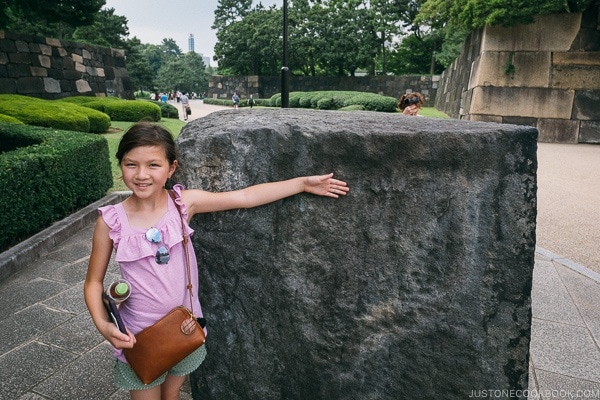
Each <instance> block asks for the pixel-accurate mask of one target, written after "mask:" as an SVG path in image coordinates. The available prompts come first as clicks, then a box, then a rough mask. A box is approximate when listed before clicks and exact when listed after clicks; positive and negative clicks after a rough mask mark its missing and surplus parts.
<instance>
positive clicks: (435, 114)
mask: <svg viewBox="0 0 600 400" xmlns="http://www.w3.org/2000/svg"><path fill="white" fill-rule="evenodd" d="M419 115H422V116H424V117H431V118H450V117H449V116H447V115H446V114H444V113H443V112H441V111H438V110H436V109H435V108H434V107H423V108H421V111H419Z"/></svg>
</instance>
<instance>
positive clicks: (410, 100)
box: [398, 92, 425, 110]
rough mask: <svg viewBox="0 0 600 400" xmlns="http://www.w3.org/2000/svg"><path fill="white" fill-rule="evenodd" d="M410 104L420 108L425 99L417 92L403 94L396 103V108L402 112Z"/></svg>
mask: <svg viewBox="0 0 600 400" xmlns="http://www.w3.org/2000/svg"><path fill="white" fill-rule="evenodd" d="M411 104H417V105H418V106H419V108H420V107H423V104H425V99H424V98H423V95H422V94H421V93H419V92H412V93H408V94H403V95H402V97H400V100H399V101H398V108H399V109H400V110H404V109H405V108H406V107H407V106H409V105H411Z"/></svg>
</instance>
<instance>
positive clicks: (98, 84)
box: [0, 31, 134, 100]
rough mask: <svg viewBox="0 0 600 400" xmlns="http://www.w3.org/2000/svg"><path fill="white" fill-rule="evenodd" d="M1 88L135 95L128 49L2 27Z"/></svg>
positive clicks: (51, 95) (47, 95) (48, 95)
mask: <svg viewBox="0 0 600 400" xmlns="http://www.w3.org/2000/svg"><path fill="white" fill-rule="evenodd" d="M0 93H2V94H22V95H26V96H32V97H39V98H43V99H50V100H51V99H57V98H62V97H69V96H117V97H121V98H125V99H133V98H134V96H133V86H132V85H131V80H130V78H129V74H128V73H127V69H126V67H125V51H124V50H120V49H111V48H107V47H100V46H93V45H89V44H82V43H75V42H69V41H65V40H59V39H52V38H43V37H37V36H31V35H20V34H14V33H11V32H5V31H0Z"/></svg>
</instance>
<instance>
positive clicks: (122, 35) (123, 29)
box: [70, 8, 129, 49]
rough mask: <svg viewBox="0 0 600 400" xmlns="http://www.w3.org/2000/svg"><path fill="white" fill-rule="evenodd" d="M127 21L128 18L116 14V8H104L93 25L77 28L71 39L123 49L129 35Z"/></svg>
mask: <svg viewBox="0 0 600 400" xmlns="http://www.w3.org/2000/svg"><path fill="white" fill-rule="evenodd" d="M127 22H128V21H127V18H125V17H123V16H120V15H115V9H114V8H108V9H103V10H100V12H99V13H98V14H96V16H95V18H94V22H93V23H92V24H91V25H87V26H80V27H78V28H77V29H75V32H73V35H72V36H71V37H70V39H71V40H73V41H76V42H83V43H90V44H95V45H98V46H105V47H113V48H119V49H122V48H124V47H125V43H126V38H127V36H129V28H128V27H127Z"/></svg>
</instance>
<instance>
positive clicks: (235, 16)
mask: <svg viewBox="0 0 600 400" xmlns="http://www.w3.org/2000/svg"><path fill="white" fill-rule="evenodd" d="M251 7H252V0H219V3H218V4H217V8H216V9H215V22H214V23H213V25H212V27H211V28H212V29H216V30H217V31H220V30H221V29H223V28H226V27H227V26H229V25H231V24H232V23H234V22H236V21H239V20H241V19H242V18H244V17H245V16H246V15H247V14H248V13H249V12H250V10H251ZM261 7H262V5H261Z"/></svg>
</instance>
